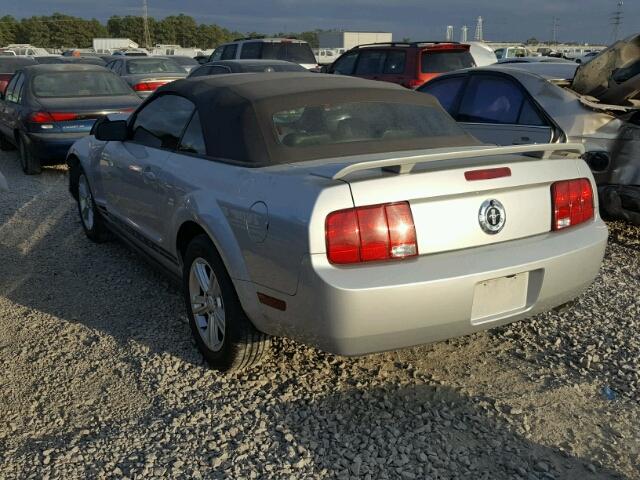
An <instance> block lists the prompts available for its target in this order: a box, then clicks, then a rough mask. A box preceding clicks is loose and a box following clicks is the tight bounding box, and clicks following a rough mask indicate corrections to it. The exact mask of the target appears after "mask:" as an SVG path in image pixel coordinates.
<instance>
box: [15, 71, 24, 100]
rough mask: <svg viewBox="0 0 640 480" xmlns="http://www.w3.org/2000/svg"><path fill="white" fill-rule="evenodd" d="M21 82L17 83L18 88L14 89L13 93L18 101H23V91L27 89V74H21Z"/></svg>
mask: <svg viewBox="0 0 640 480" xmlns="http://www.w3.org/2000/svg"><path fill="white" fill-rule="evenodd" d="M18 82H19V83H16V89H15V90H14V93H13V95H14V96H15V97H16V102H17V103H21V102H22V93H23V92H24V89H25V85H24V84H25V76H24V75H20V79H19V80H18Z"/></svg>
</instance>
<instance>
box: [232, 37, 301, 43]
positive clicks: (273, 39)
mask: <svg viewBox="0 0 640 480" xmlns="http://www.w3.org/2000/svg"><path fill="white" fill-rule="evenodd" d="M241 42H269V43H283V42H284V43H289V42H290V43H307V42H306V41H305V40H300V39H299V38H286V37H267V38H237V39H235V40H233V41H231V42H227V44H229V43H241ZM225 45H226V44H225Z"/></svg>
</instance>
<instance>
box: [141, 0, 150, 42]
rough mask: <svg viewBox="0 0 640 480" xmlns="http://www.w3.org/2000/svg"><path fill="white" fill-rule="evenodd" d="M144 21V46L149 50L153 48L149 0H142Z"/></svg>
mask: <svg viewBox="0 0 640 480" xmlns="http://www.w3.org/2000/svg"><path fill="white" fill-rule="evenodd" d="M142 22H143V24H144V47H145V48H146V49H147V50H149V49H150V48H151V34H150V33H149V9H148V8H147V0H142Z"/></svg>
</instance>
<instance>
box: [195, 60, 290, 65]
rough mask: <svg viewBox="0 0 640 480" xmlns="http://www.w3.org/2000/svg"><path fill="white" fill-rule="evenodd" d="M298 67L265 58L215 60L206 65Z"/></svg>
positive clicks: (283, 61) (284, 61) (282, 61)
mask: <svg viewBox="0 0 640 480" xmlns="http://www.w3.org/2000/svg"><path fill="white" fill-rule="evenodd" d="M211 64H216V65H262V64H264V65H298V64H297V63H293V62H287V61H286V60H268V59H266V60H265V59H264V58H240V59H237V60H213V61H211V62H207V63H205V64H204V65H211Z"/></svg>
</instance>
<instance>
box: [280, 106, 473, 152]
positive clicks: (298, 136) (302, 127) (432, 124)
mask: <svg viewBox="0 0 640 480" xmlns="http://www.w3.org/2000/svg"><path fill="white" fill-rule="evenodd" d="M273 125H274V128H275V131H276V134H277V137H278V141H279V142H280V143H282V144H283V145H286V146H288V147H308V146H315V145H334V144H339V143H349V142H367V143H370V142H381V143H382V142H385V141H393V140H400V139H423V138H426V137H443V136H444V137H448V136H460V135H463V132H462V130H461V129H460V127H458V125H457V124H456V122H455V121H454V120H453V119H452V118H451V117H449V116H448V115H447V114H446V113H445V112H443V111H442V110H440V109H437V108H433V107H429V106H424V105H413V104H403V103H385V102H358V103H341V104H335V105H313V106H306V107H302V108H297V109H294V110H286V111H281V112H277V113H275V114H274V115H273Z"/></svg>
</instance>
